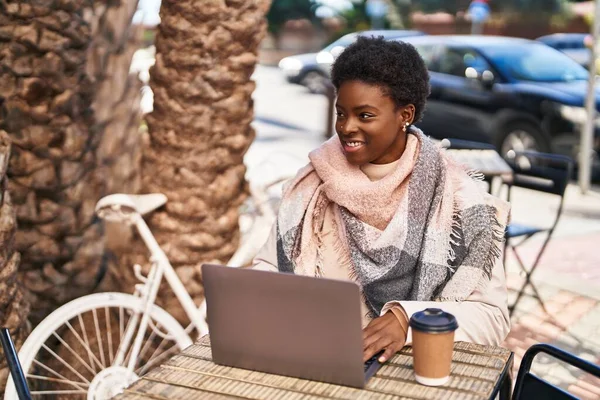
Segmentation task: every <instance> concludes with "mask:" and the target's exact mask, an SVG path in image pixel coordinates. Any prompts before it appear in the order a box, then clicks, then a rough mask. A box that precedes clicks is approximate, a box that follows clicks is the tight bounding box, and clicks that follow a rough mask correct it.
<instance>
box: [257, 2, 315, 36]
mask: <svg viewBox="0 0 600 400" xmlns="http://www.w3.org/2000/svg"><path fill="white" fill-rule="evenodd" d="M316 8H317V4H316V3H315V0H273V2H272V3H271V8H270V9H269V12H268V13H267V21H268V24H269V28H268V29H269V32H271V33H274V34H278V33H279V32H280V31H281V28H282V27H283V25H284V24H285V23H286V21H289V20H294V19H308V20H309V21H311V22H312V23H313V24H317V23H318V22H319V19H318V18H317V17H316V15H315V9H316Z"/></svg>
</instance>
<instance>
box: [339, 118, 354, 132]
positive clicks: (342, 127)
mask: <svg viewBox="0 0 600 400" xmlns="http://www.w3.org/2000/svg"><path fill="white" fill-rule="evenodd" d="M337 126H338V133H340V134H342V135H349V134H352V133H354V132H356V130H357V127H356V124H355V123H354V121H353V120H352V119H346V120H343V121H338V123H337Z"/></svg>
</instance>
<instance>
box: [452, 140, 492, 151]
mask: <svg viewBox="0 0 600 400" xmlns="http://www.w3.org/2000/svg"><path fill="white" fill-rule="evenodd" d="M442 147H445V148H447V149H457V150H496V147H495V146H494V145H493V144H490V143H483V142H474V141H472V140H464V139H450V138H446V139H442Z"/></svg>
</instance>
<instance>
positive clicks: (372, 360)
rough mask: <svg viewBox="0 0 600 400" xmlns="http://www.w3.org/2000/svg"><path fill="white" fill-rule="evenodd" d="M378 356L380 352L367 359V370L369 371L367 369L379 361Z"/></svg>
mask: <svg viewBox="0 0 600 400" xmlns="http://www.w3.org/2000/svg"><path fill="white" fill-rule="evenodd" d="M377 357H379V354H375V355H374V356H373V357H371V358H369V359H368V360H367V361H365V372H367V370H368V369H369V367H370V366H371V365H372V364H373V363H374V362H376V361H377Z"/></svg>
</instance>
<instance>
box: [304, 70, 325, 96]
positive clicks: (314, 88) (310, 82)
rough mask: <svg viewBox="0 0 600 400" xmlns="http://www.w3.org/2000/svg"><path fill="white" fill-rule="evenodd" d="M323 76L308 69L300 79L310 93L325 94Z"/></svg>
mask: <svg viewBox="0 0 600 400" xmlns="http://www.w3.org/2000/svg"><path fill="white" fill-rule="evenodd" d="M325 79H326V78H325V77H324V76H323V75H321V74H320V73H318V72H315V71H310V72H308V73H307V74H306V75H304V77H303V78H302V80H301V81H300V83H301V84H302V85H303V86H306V87H307V88H308V90H309V91H310V92H311V93H314V94H325V92H326V91H327V87H326V84H325Z"/></svg>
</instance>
